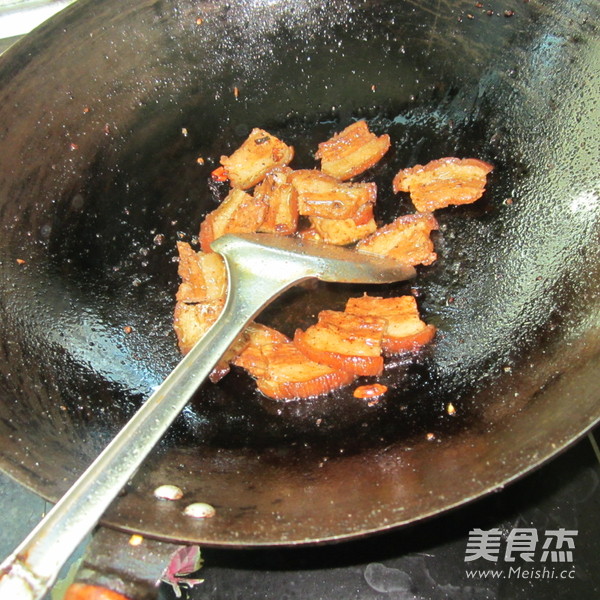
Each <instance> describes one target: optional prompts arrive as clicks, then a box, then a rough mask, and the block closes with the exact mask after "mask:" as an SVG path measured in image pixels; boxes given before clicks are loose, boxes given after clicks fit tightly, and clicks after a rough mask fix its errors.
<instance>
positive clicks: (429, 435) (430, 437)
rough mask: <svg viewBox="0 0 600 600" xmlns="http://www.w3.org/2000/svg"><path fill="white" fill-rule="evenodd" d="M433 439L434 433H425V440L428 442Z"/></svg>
mask: <svg viewBox="0 0 600 600" xmlns="http://www.w3.org/2000/svg"><path fill="white" fill-rule="evenodd" d="M433 440H435V433H428V434H427V441H428V442H433Z"/></svg>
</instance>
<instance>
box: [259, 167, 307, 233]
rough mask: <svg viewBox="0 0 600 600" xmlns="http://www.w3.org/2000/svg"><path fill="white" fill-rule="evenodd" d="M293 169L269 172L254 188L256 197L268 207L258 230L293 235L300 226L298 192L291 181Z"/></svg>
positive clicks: (285, 168)
mask: <svg viewBox="0 0 600 600" xmlns="http://www.w3.org/2000/svg"><path fill="white" fill-rule="evenodd" d="M291 172H292V170H291V169H288V168H287V167H284V168H282V169H275V170H274V171H271V172H270V173H267V175H266V176H265V178H264V179H263V181H262V182H261V183H259V184H258V185H257V186H256V189H255V190H254V197H255V198H256V199H257V200H260V201H262V202H263V203H264V204H265V205H266V207H267V209H266V214H265V218H264V220H263V222H262V224H261V225H260V227H259V228H258V231H261V232H265V233H276V234H280V235H293V234H294V233H296V230H297V228H298V192H297V191H296V188H295V187H294V186H293V185H292V184H291V183H290V182H289V179H288V176H289V174H290V173H291Z"/></svg>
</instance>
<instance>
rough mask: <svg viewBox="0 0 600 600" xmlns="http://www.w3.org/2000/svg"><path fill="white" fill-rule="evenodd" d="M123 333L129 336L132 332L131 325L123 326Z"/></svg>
mask: <svg viewBox="0 0 600 600" xmlns="http://www.w3.org/2000/svg"><path fill="white" fill-rule="evenodd" d="M123 331H124V332H125V333H126V334H128V335H129V334H130V333H131V332H132V331H133V327H131V325H125V327H123Z"/></svg>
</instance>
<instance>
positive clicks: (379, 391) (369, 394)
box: [352, 383, 388, 405]
mask: <svg viewBox="0 0 600 600" xmlns="http://www.w3.org/2000/svg"><path fill="white" fill-rule="evenodd" d="M387 390H388V389H387V386H385V385H382V384H381V383H373V384H372V385H359V386H358V387H357V388H356V389H355V390H354V392H353V393H352V395H353V396H354V397H355V398H365V399H371V398H379V396H383V394H385V393H386V392H387ZM369 405H370V404H369Z"/></svg>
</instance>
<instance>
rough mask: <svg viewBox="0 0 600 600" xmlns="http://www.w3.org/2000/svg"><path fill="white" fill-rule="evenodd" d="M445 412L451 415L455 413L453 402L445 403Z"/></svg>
mask: <svg viewBox="0 0 600 600" xmlns="http://www.w3.org/2000/svg"><path fill="white" fill-rule="evenodd" d="M446 412H447V413H448V414H449V415H450V416H451V417H453V416H454V415H455V414H456V408H454V404H452V402H448V404H447V405H446Z"/></svg>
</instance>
